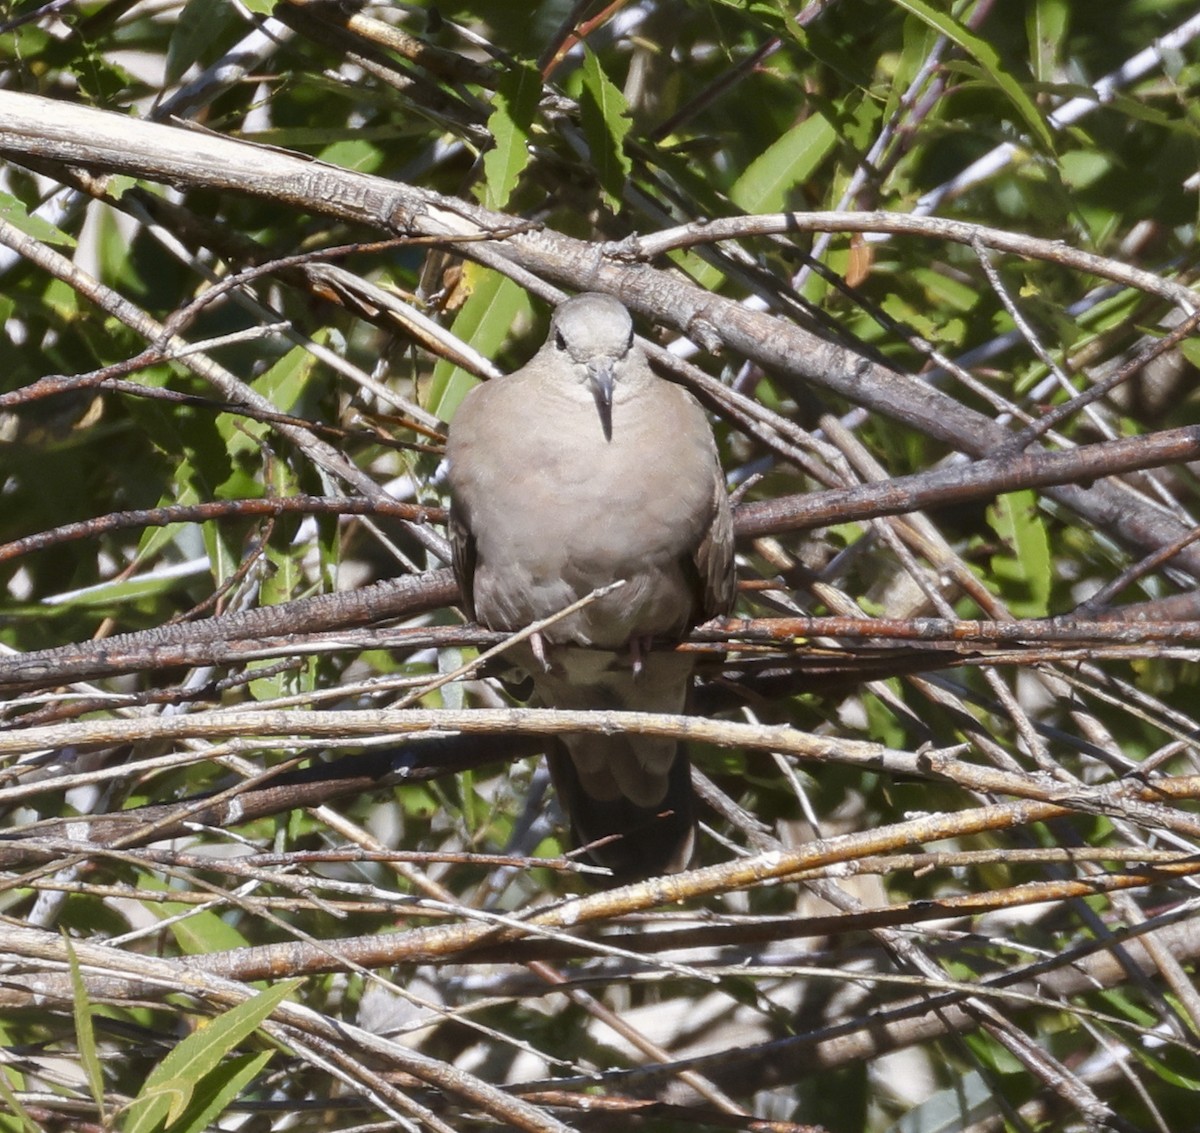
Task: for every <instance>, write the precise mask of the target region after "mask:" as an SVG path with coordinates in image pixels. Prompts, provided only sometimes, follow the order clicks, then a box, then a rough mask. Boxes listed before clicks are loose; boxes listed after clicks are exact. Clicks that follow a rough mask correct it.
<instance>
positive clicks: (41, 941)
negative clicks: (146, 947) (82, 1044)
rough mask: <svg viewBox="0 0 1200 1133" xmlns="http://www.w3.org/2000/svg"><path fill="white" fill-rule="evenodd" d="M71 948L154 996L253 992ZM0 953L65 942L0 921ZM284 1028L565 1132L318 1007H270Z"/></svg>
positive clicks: (505, 1116) (502, 1095) (275, 1025)
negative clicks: (153, 991)
mask: <svg viewBox="0 0 1200 1133" xmlns="http://www.w3.org/2000/svg"><path fill="white" fill-rule="evenodd" d="M71 948H72V950H73V951H74V953H75V955H76V957H77V958H78V960H79V963H80V965H83V966H85V970H87V971H89V972H92V973H96V974H100V975H107V976H109V977H110V978H113V979H117V980H121V981H124V980H128V979H129V978H130V977H133V978H134V979H136V980H140V981H144V983H145V985H146V986H148V987H150V988H154V989H156V990H157V992H158V993H159V996H161V995H163V994H174V993H182V994H185V995H189V996H194V997H196V998H198V999H200V1000H201V1001H202V1002H206V1003H210V1004H214V1005H217V1006H221V1007H226V1008H228V1007H234V1006H236V1005H237V1004H239V1003H242V1002H243V1001H245V1000H246V999H248V998H249V997H250V996H252V995H254V994H255V989H254V988H252V987H246V986H244V985H243V984H241V983H237V982H234V981H231V980H227V979H223V978H221V977H219V976H217V975H215V974H214V973H211V972H203V971H198V970H195V969H191V968H190V967H189V966H188V965H183V966H180V965H178V964H176V963H175V962H174V961H170V960H161V959H157V958H154V957H150V956H143V955H138V954H136V953H133V952H130V951H128V950H125V949H121V950H116V949H113V948H110V947H108V946H107V945H100V944H92V943H90V942H88V941H84V940H78V941H73V942H72V944H71ZM0 950H3V951H4V952H6V953H8V954H9V955H10V957H21V958H31V959H36V960H41V961H49V962H51V963H53V964H57V965H61V966H66V964H67V963H68V961H69V954H68V952H67V946H66V943H65V942H64V941H63V939H62V937H60V936H59V935H58V934H57V933H53V932H45V931H43V930H41V929H32V928H26V927H20V926H16V925H11V924H9V925H4V926H0ZM67 998H69V994H68V996H67ZM290 1028H295V1029H296V1030H298V1031H299V1032H300V1033H301V1034H303V1035H308V1036H312V1037H314V1038H317V1039H320V1040H322V1041H324V1042H327V1043H330V1044H332V1045H333V1047H334V1048H339V1049H342V1050H345V1049H346V1048H347V1047H348V1046H349V1047H354V1048H358V1049H360V1050H362V1051H363V1052H365V1053H368V1054H370V1055H372V1056H375V1057H378V1058H380V1059H382V1060H383V1061H384V1063H385V1064H386V1065H393V1066H395V1067H396V1068H397V1069H399V1070H402V1071H404V1072H407V1073H410V1074H412V1075H413V1076H414V1077H416V1078H418V1079H419V1080H421V1081H424V1082H428V1083H429V1084H430V1085H432V1086H436V1087H438V1088H439V1089H442V1090H446V1091H448V1092H450V1093H453V1094H456V1095H458V1096H460V1097H462V1098H465V1099H466V1100H467V1101H469V1102H470V1103H472V1104H474V1105H477V1106H479V1107H480V1108H481V1109H483V1110H484V1111H485V1112H487V1113H491V1114H492V1115H494V1116H496V1117H498V1118H500V1119H501V1120H503V1121H506V1122H510V1123H511V1124H512V1125H513V1126H515V1127H516V1128H518V1129H526V1130H531V1131H535V1133H571V1131H570V1129H569V1128H568V1127H567V1126H565V1125H563V1124H562V1123H560V1122H558V1121H556V1120H555V1119H553V1118H551V1117H548V1116H547V1115H546V1114H544V1113H542V1112H541V1111H539V1110H537V1109H536V1108H534V1107H533V1106H531V1105H528V1104H526V1103H525V1102H523V1101H522V1100H521V1099H519V1098H515V1097H513V1096H512V1095H511V1094H508V1093H506V1092H505V1091H503V1090H500V1089H499V1088H497V1087H496V1086H493V1085H491V1084H490V1083H488V1082H485V1081H484V1080H483V1079H481V1078H478V1077H476V1076H475V1075H473V1074H470V1073H467V1072H466V1071H463V1070H459V1069H457V1068H456V1067H452V1066H450V1065H448V1064H446V1063H444V1062H441V1061H440V1060H438V1059H436V1058H431V1057H430V1056H429V1055H426V1054H422V1053H421V1052H419V1051H415V1050H412V1049H410V1048H407V1047H405V1046H404V1045H403V1044H400V1043H396V1042H392V1041H391V1040H388V1039H386V1038H382V1037H380V1036H378V1035H373V1034H371V1033H370V1032H368V1031H365V1030H363V1029H362V1028H360V1027H356V1026H354V1025H353V1024H350V1023H346V1022H337V1023H336V1024H335V1023H334V1022H333V1021H332V1020H330V1019H327V1018H325V1017H324V1016H322V1015H321V1014H320V1013H319V1012H316V1011H313V1010H311V1009H309V1008H306V1007H303V1006H301V1005H299V1004H295V1003H291V1002H287V1001H285V1002H283V1003H281V1004H280V1005H279V1006H278V1007H276V1009H275V1011H274V1012H273V1013H272V1014H271V1017H270V1019H269V1020H268V1021H267V1022H266V1023H264V1024H263V1029H264V1030H266V1031H267V1032H268V1033H269V1034H272V1035H274V1036H275V1037H276V1038H279V1039H281V1040H282V1041H283V1042H284V1044H285V1045H286V1044H287V1041H288V1040H287V1031H288V1029H290ZM359 1084H360V1086H369V1085H370V1084H371V1083H370V1082H367V1081H360V1083H359Z"/></svg>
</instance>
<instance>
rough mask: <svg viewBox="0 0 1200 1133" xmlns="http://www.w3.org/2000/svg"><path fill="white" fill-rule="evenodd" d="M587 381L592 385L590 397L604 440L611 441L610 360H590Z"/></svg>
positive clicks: (611, 377)
mask: <svg viewBox="0 0 1200 1133" xmlns="http://www.w3.org/2000/svg"><path fill="white" fill-rule="evenodd" d="M587 371H588V380H589V381H590V382H591V383H592V396H593V397H594V398H595V399H596V409H597V410H598V411H599V413H600V425H601V426H602V427H603V429H604V439H605V440H606V441H611V440H612V399H613V361H612V359H611V358H592V359H591V360H589V362H588V364H587Z"/></svg>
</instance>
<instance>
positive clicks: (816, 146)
mask: <svg viewBox="0 0 1200 1133" xmlns="http://www.w3.org/2000/svg"><path fill="white" fill-rule="evenodd" d="M836 143H837V131H836V130H835V129H834V128H833V126H832V124H831V123H830V122H829V120H828V119H827V118H825V117H824V115H821V114H811V115H810V116H809V117H808V118H806V119H805V120H804V121H803V122H801V123H800V124H799V125H798V126H793V127H792V128H791V129H790V130H789V131H788V132H787V133H786V134H784V135H783V137H782V138H780V139H779V140H778V141H776V142H773V143H772V144H771V145H770V146H768V147H767V148H766V149H765V150H764V151H763V152H762V153H760V154H759V155H758V157H756V158H755V159H754V160H753V161H752V162H751V163H750V164H749V165H748V166H747V167H746V169H745V171H744V172H743V173H742V175H741V176H740V177H739V178H738V179H737V181H735V182H734V184H733V186H732V187H731V188H730V190H729V196H730V199H731V200H732V201H733V202H734V204H736V205H737V206H738V208H740V209H741V210H742V211H743V212H747V213H759V212H782V211H783V210H785V209H787V208H788V207H789V206H790V203H791V202H790V199H789V198H790V196H791V194H792V191H793V190H794V189H795V188H796V187H797V186H799V185H801V184H803V183H804V182H805V181H807V180H808V178H809V177H811V176H812V174H813V171H814V170H815V169H816V168H817V166H818V165H820V163H821V162H822V161H823V160H824V158H825V156H826V154H828V153H829V151H830V150H831V149H833V147H834V145H835V144H836Z"/></svg>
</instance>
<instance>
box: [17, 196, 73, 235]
mask: <svg viewBox="0 0 1200 1133" xmlns="http://www.w3.org/2000/svg"><path fill="white" fill-rule="evenodd" d="M0 220H7V221H8V223H9V224H11V225H12V226H13V227H14V228H17V229H20V231H22V232H24V233H25V235H26V236H32V237H33V238H34V239H35V240H41V241H42V242H43V243H44V244H58V245H60V246H62V247H64V248H74V247H75V237H74V236H69V235H67V233H65V232H63V231H62V229H60V228H55V226H54V225H53V224H51V223H50V222H49V221H46V220H43V219H42V218H41V217H40V216H31V215H30V214H29V212H28V211H27V210H26V208H25V206H24V204H22V203H21V202H20V201H19V200H17V198H16V197H14V196H12V195H11V194H10V193H0Z"/></svg>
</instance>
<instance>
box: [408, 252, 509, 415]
mask: <svg viewBox="0 0 1200 1133" xmlns="http://www.w3.org/2000/svg"><path fill="white" fill-rule="evenodd" d="M466 270H467V271H469V272H471V273H472V274H473V275H475V277H476V278H477V280H478V282H476V283H475V285H474V287H473V289H472V291H471V295H470V297H469V298H468V299H467V301H466V302H465V303H464V304H463V305H462V309H461V310H460V311H459V312H458V316H457V317H456V318H455V320H454V333H455V335H457V336H458V337H459V338H460V339H462V340H463V342H466V343H469V344H470V345H471V346H473V347H474V348H475V349H476V350H478V351H479V352H480V353H481V354H485V355H487V356H488V357H489V358H491V357H493V356H494V355H495V353H496V351H497V350H498V349H499V348H500V346H501V344H502V343H503V342H504V340H505V339H506V338H508V335H509V333H510V332H511V330H512V326H513V323H515V322H516V321H517V319H518V318H519V317H520V316H521V315H522V314H527V313H528V311H529V297H528V296H527V295H526V294H525V292H524V291H522V290H521V288H520V287H518V286H517V285H516V284H515V283H513V281H512V280H511V279H507V278H506V277H504V276H502V275H500V274H499V273H498V272H494V271H490V270H487V269H481V268H473V267H471V265H468V266H467V269H466ZM474 384H475V378H474V377H473V376H472V375H471V374H468V373H467V372H466V371H465V370H462V369H460V368H459V367H458V366H455V365H454V363H453V362H448V361H447V360H446V359H444V358H443V359H441V360H440V361H439V362H438V364H437V365H436V366H434V368H433V381H432V383H431V384H430V392H429V403H428V405H429V411H430V412H431V413H436V414H437V415H438V416H439V417H440V418H442V420H443V421H448V420H450V418H451V417H452V416H453V415H454V410H455V409H456V408H457V406H458V403H459V402H460V401H462V399H463V398H464V397H465V396H466V394H467V391H468V390H469V389H470V388H471V387H472V386H473V385H474Z"/></svg>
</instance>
